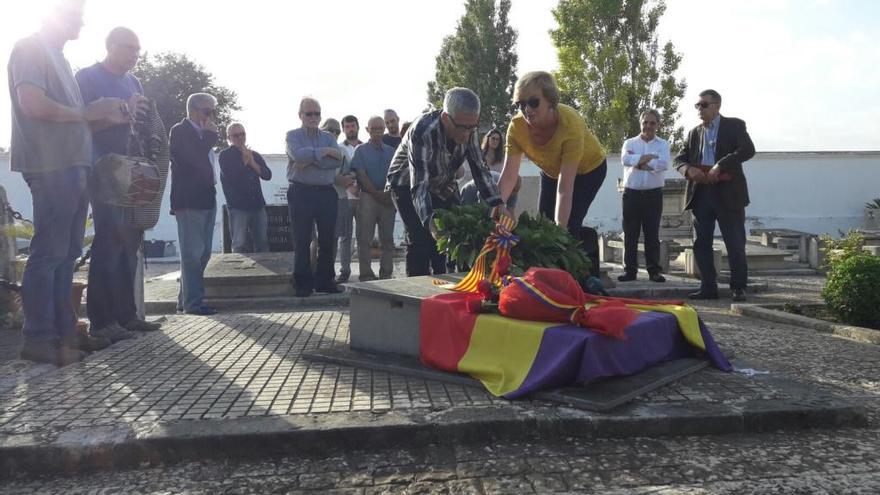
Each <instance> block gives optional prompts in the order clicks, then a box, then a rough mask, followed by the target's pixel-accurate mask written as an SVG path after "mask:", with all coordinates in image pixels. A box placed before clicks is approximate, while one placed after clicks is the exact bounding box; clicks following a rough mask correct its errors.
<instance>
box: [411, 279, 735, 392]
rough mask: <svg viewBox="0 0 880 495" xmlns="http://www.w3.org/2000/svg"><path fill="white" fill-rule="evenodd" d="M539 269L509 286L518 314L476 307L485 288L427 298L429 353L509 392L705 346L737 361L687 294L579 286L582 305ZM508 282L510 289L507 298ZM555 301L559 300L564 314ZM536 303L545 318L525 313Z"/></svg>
mask: <svg viewBox="0 0 880 495" xmlns="http://www.w3.org/2000/svg"><path fill="white" fill-rule="evenodd" d="M539 270H546V269H539ZM555 271H556V272H561V271H559V270H555ZM561 273H563V274H565V275H566V276H568V277H569V278H570V275H568V274H567V273H565V272H561ZM530 274H532V275H534V274H533V273H532V270H530V271H529V272H528V273H526V275H525V276H523V277H522V278H517V279H515V280H513V281H511V282H510V283H509V284H508V286H507V287H505V288H504V289H503V290H502V292H501V301H500V303H499V307H500V308H501V312H502V313H505V312H507V313H508V314H510V313H516V314H517V318H511V317H509V316H504V315H503V314H481V313H473V312H471V311H469V310H468V301H469V300H473V298H475V297H479V296H477V295H475V294H472V293H463V292H450V293H447V294H440V295H437V296H434V297H431V298H428V299H425V300H423V301H422V306H421V311H420V325H419V326H420V358H421V361H422V363H423V364H424V365H426V366H429V367H432V368H437V369H441V370H445V371H451V372H458V373H467V374H469V375H471V376H473V377H474V378H476V379H477V380H479V381H481V382H482V383H483V385H484V386H485V387H486V389H487V390H488V391H489V392H490V393H492V394H493V395H495V396H501V397H505V398H508V399H514V398H518V397H522V396H524V395H528V394H529V393H532V392H535V391H537V390H543V389H552V388H558V387H562V386H571V385H584V384H588V383H590V382H592V381H595V380H598V379H601V378H607V377H612V376H622V375H631V374H635V373H638V372H640V371H643V370H645V369H647V368H649V367H651V366H653V365H655V364H658V363H661V362H664V361H669V360H672V359H678V358H684V357H693V356H705V357H707V358H708V359H709V360H710V361H711V362H712V364H714V365H715V367H717V368H718V369H720V370H723V371H730V370H731V369H732V368H731V366H730V363H729V362H728V361H727V359H726V358H725V357H724V355H723V354H722V353H721V351H720V350H719V349H718V346H717V345H716V344H715V341H714V340H713V339H712V335H711V334H710V333H709V330H708V329H707V328H706V326H705V325H704V324H703V322H702V321H701V320H700V319H699V317H698V316H697V313H696V311H695V310H694V309H693V308H691V307H690V306H687V305H685V304H684V303H682V302H680V301H671V302H670V301H646V300H638V299H622V298H610V297H601V298H599V297H593V296H590V295H588V294H584V293H583V292H582V291H580V289H578V292H577V294H576V296H575V297H576V298H577V299H581V298H582V297H583V298H584V299H585V301H586V302H585V303H584V304H582V305H580V306H574V305H572V304H566V303H567V302H568V301H563V302H560V301H559V299H564V298H563V297H561V296H559V294H553V292H552V290H550V289H551V287H548V286H547V285H542V284H541V283H540V282H541V277H540V276H538V277H530ZM543 275H546V273H544V274H543ZM554 275H555V274H554ZM518 281H519V282H523V281H524V282H525V284H522V283H519V284H518ZM544 281H545V282H546V279H545V280H544ZM515 284H518V285H515ZM551 285H554V286H555V287H556V288H557V289H558V288H559V287H560V286H561V285H560V284H551ZM564 285H565V284H564V283H562V286H564ZM507 291H510V294H511V297H509V298H507V300H506V299H505V293H506V292H507ZM569 294H571V293H570V292H569ZM514 296H520V297H514ZM554 296H559V297H558V298H555V297H554ZM528 298H532V299H533V301H532V302H531V303H530V302H529V300H528ZM505 303H507V304H505ZM505 306H507V311H505V309H504V308H505ZM530 307H531V309H529V308H530ZM539 308H540V309H539ZM554 308H555V309H554ZM548 310H558V315H554V314H552V313H553V311H550V312H549V313H548ZM530 312H531V313H532V314H540V315H541V316H540V320H541V321H536V320H537V318H535V319H524V318H523V316H524V315H526V314H528V313H530ZM557 316H558V317H557ZM548 320H549V321H548Z"/></svg>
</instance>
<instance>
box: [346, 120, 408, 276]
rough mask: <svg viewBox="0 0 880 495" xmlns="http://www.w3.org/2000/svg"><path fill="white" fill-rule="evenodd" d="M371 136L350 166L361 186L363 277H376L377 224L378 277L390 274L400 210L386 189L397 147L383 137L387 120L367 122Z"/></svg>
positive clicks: (359, 236)
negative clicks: (375, 243)
mask: <svg viewBox="0 0 880 495" xmlns="http://www.w3.org/2000/svg"><path fill="white" fill-rule="evenodd" d="M367 132H369V133H370V140H369V141H367V142H366V143H364V144H362V145H360V146H358V147H357V148H356V149H355V150H354V157H353V158H352V160H351V169H352V170H354V171H355V173H356V174H357V180H358V184H360V188H361V192H362V194H361V196H360V198H361V199H360V205H358V212H357V240H358V242H357V245H358V261H359V263H360V281H361V282H367V281H370V280H376V275H375V274H374V273H373V267H372V265H371V256H370V246H371V245H372V244H373V235H374V234H375V232H376V226H378V227H379V245H380V247H381V249H382V254H381V257H380V259H379V278H391V272H392V270H393V269H394V216H395V215H396V214H397V210H396V209H395V208H394V203H393V202H392V201H391V192H390V191H385V177H386V176H387V175H388V168H389V167H390V166H391V160H392V159H393V158H394V148H392V147H391V146H389V145H387V144H385V143H384V142H383V141H382V139H383V138H382V134H383V133H384V132H385V120H384V119H383V118H382V117H379V116H375V117H371V118H370V120H369V121H368V122H367Z"/></svg>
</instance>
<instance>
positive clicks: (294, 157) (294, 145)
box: [286, 98, 343, 297]
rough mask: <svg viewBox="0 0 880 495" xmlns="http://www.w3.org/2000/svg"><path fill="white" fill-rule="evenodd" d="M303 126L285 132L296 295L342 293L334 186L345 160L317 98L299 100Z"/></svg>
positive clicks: (288, 200)
mask: <svg viewBox="0 0 880 495" xmlns="http://www.w3.org/2000/svg"><path fill="white" fill-rule="evenodd" d="M299 118H300V121H301V122H302V127H300V128H298V129H293V130H291V131H288V132H287V137H286V142H287V157H288V160H289V161H288V165H287V180H288V182H290V186H289V187H288V189H287V204H288V207H289V208H290V224H291V230H292V232H293V244H294V248H293V249H294V255H293V256H294V268H293V281H294V285H295V286H296V293H295V294H296V297H308V296H310V295H312V292H325V293H328V294H335V293H338V292H342V289H341V288H339V287H338V286H337V285H336V282H335V281H334V280H333V244H334V242H336V209H337V206H338V205H337V195H336V190H335V189H334V188H333V185H334V183H335V180H336V175H337V172H338V171H339V168H340V166H341V165H342V156H343V155H342V151H340V149H339V145H338V144H336V136H334V135H333V134H330V133H329V132H324V131H322V130H321V129H319V127H318V125H319V124H320V122H321V105H320V104H319V103H318V100H315V99H314V98H303V99H302V101H300V104H299ZM316 227H317V230H318V260H317V263H316V264H315V269H314V271H313V270H312V267H311V263H310V260H309V243H310V242H311V240H312V229H314V228H316Z"/></svg>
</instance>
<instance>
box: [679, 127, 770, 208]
mask: <svg viewBox="0 0 880 495" xmlns="http://www.w3.org/2000/svg"><path fill="white" fill-rule="evenodd" d="M702 139H703V126H702V125H698V126H696V127H694V128H693V129H691V131H690V133H688V138H687V141H685V144H684V147H683V148H682V149H681V152H680V153H679V154H678V156H676V157H675V160H674V161H673V166H674V167H675V168H676V169H677V170H678V171H679V173H681V174H682V175H685V176H686V173H687V168H688V167H689V166H690V165H699V164H700V161H701V160H702V150H701V147H700V143H701V142H702ZM753 156H755V145H754V144H753V143H752V138H751V137H749V133H748V131H746V123H745V122H743V121H742V120H740V119H735V118H729V117H724V116H722V117H721V121H720V122H719V124H718V138H717V139H716V143H715V159H716V160H717V161H716V163H717V164H718V165H719V166H720V167H721V170H722V171H723V172H727V173H729V174H730V175H731V179H730V180H729V181H725V182H718V183H716V184H705V185H701V187H708V188H710V190H711V191H712V193H714V194H717V195H718V196H719V198H720V199H721V202H722V204H723V205H724V206H725V207H726V208H730V209H741V208H745V207H746V206H748V204H749V188H748V184H746V176H745V174H743V168H742V164H743V162H745V161H747V160H749V159H750V158H752V157H753ZM696 186H697V184H696V183H695V182H691V181H688V185H687V197H686V202H685V209H686V210H687V209H690V208H691V207H692V204H691V202H692V201H693V198H694V189H695V187H696Z"/></svg>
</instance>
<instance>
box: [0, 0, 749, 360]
mask: <svg viewBox="0 0 880 495" xmlns="http://www.w3.org/2000/svg"><path fill="white" fill-rule="evenodd" d="M82 18H83V3H82V1H77V0H63V1H60V2H59V3H58V5H57V6H56V7H54V8H53V10H52V12H51V14H50V15H49V16H48V17H47V18H46V20H45V22H44V24H43V26H42V29H41V30H40V31H39V32H37V33H36V34H34V35H32V36H28V37H26V38H24V39H22V40H20V41H19V42H18V43H16V45H15V47H14V48H13V51H12V54H11V56H10V61H9V67H8V72H9V81H10V88H9V89H10V98H11V100H12V146H11V166H12V169H13V170H14V171H18V172H21V173H22V175H23V176H24V179H25V181H26V182H27V184H28V187H29V188H30V190H31V195H32V198H33V205H34V208H33V211H34V219H33V221H34V229H35V233H34V237H33V239H32V242H31V247H30V256H29V258H28V262H27V266H26V268H25V272H24V277H23V283H22V301H23V307H24V314H25V320H24V327H23V333H24V337H25V338H24V345H23V348H22V351H21V356H22V358H25V359H30V360H34V361H41V362H50V363H55V364H59V365H64V364H68V363H72V362H76V361H79V360H81V359H82V358H83V357H84V356H85V353H87V352H90V351H94V350H98V349H101V348H104V347H106V346H108V345H110V344H111V343H112V342H115V341H118V340H123V339H128V338H132V337H133V336H135V335H136V333H137V332H147V331H154V330H157V329H158V328H159V325H158V324H155V323H151V322H147V321H144V320H143V319H141V318H139V317H138V315H137V310H136V304H135V296H134V293H135V278H136V272H137V259H138V249H139V247H140V246H141V244H142V240H143V230H142V229H140V228H138V227H137V226H135V225H133V224H132V223H131V222H130V221H129V219H130V218H131V215H130V213H131V211H130V209H131V207H130V206H119V205H118V204H110V203H107V202H103V201H102V200H99V199H97V198H96V197H95V196H94V195H92V196H91V197H90V194H89V184H90V175H92V176H94V175H95V174H96V173H97V172H93V166H94V165H95V163H96V162H99V160H101V159H102V157H105V156H109V155H110V154H118V155H126V154H130V153H131V144H132V141H133V140H134V139H138V136H137V133H136V132H135V127H136V126H135V123H136V122H138V119H141V118H143V117H144V116H145V115H147V114H149V113H151V112H152V113H153V114H155V112H156V111H155V105H152V106H151V104H150V101H149V99H148V97H149V95H146V96H145V95H144V94H143V93H144V91H143V88H142V87H141V84H140V82H139V81H138V79H137V78H136V77H134V75H132V74H131V72H130V71H131V69H132V68H134V66H135V64H136V63H137V61H138V58H139V56H140V51H141V47H140V42H139V40H138V37H137V35H136V34H135V33H134V32H132V31H131V30H130V29H127V28H124V27H119V28H115V29H113V30H112V31H111V32H110V33H109V34H108V36H107V38H106V49H107V53H106V56H105V57H104V59H103V60H102V61H101V62H98V63H96V64H94V65H92V66H90V67H86V68H84V69H82V70H79V71H78V72H77V73H76V74H73V73H72V71H71V69H70V65H69V64H68V62H67V60H66V59H65V57H64V54H63V49H64V46H65V44H66V42H67V41H69V40H73V39H76V38H77V37H78V35H79V31H80V29H81V27H82ZM513 103H514V105H515V107H516V112H515V115H514V116H513V118H512V119H511V122H510V123H509V125H508V126H507V129H506V130H505V131H504V132H502V130H499V129H495V128H493V129H491V130H490V131H488V132H487V133H486V134H485V135H484V136H482V141H481V139H480V136H479V132H478V129H479V128H480V98H479V96H478V95H477V94H475V93H474V92H473V91H471V90H470V89H467V88H452V89H450V90H449V91H447V92H446V94H445V98H444V101H443V107H442V108H441V109H437V110H433V111H429V112H427V113H424V114H423V115H419V116H418V117H416V118H415V119H413V120H412V122H410V123H404V124H403V125H400V121H399V117H398V115H397V114H396V113H395V112H394V111H393V110H386V111H385V112H384V113H383V115H381V116H380V115H375V116H371V117H370V118H368V119H367V120H366V135H367V136H368V139H367V140H366V141H365V142H364V141H361V140H360V121H359V120H358V119H357V118H356V117H355V116H353V115H347V116H345V117H343V118H342V119H341V120H339V121H337V120H336V119H332V118H325V119H324V120H323V121H322V113H321V105H320V103H319V102H318V101H317V100H316V99H314V98H310V97H307V98H303V99H302V100H301V101H300V103H299V109H298V115H299V119H300V122H301V125H300V126H299V127H298V128H296V129H293V130H290V131H288V132H287V135H286V138H285V141H286V151H287V155H288V159H289V160H288V166H287V170H286V174H287V180H288V182H289V187H288V190H287V202H288V206H289V211H290V223H291V233H292V243H293V246H292V247H293V251H294V255H293V256H294V270H293V280H292V283H293V285H294V288H295V294H296V296H297V297H307V296H310V295H311V294H313V293H314V292H324V293H336V292H340V291H341V290H342V289H341V288H340V287H339V285H338V284H340V283H344V282H346V281H348V280H349V278H350V276H351V259H352V252H353V250H352V245H353V243H352V239H353V238H355V237H356V238H357V253H358V263H359V265H360V270H359V280H360V281H369V280H373V279H376V278H388V277H391V275H392V271H393V256H394V244H393V229H394V223H395V218H396V216H397V215H400V219H401V221H402V223H403V225H404V228H405V231H406V232H405V246H406V275H407V276H418V275H430V274H439V273H445V272H446V270H447V266H448V265H447V261H446V257H445V255H444V253H441V252H439V251H438V249H437V242H436V238H437V237H438V233H437V228H436V225H435V223H434V221H433V218H434V215H435V213H436V212H437V210H439V209H444V208H450V207H452V206H454V205H457V204H461V203H463V202H464V203H472V202H476V201H482V202H484V203H486V204H487V205H488V206H489V207H490V208H491V210H490V211H491V215H492V217H493V218H495V219H501V217H504V216H510V215H513V213H514V212H513V210H514V208H515V204H516V199H517V195H518V192H519V188H520V183H521V180H520V176H519V171H520V166H521V163H522V159H523V157H524V156H525V157H527V158H528V159H529V160H530V161H531V162H532V163H534V164H535V165H536V166H537V167H538V168H539V169H540V171H541V173H540V193H539V201H538V210H539V212H540V214H541V215H543V216H545V217H547V218H549V219H551V220H553V221H555V222H556V223H557V224H558V225H559V226H561V227H563V228H565V229H567V230H568V232H569V233H571V235H573V236H574V237H576V238H578V239H580V240H581V241H582V245H583V248H584V249H585V251H587V253H588V255H589V256H595V254H596V251H597V249H594V246H592V244H595V242H596V240H595V231H592V230H591V229H589V228H588V227H585V226H584V225H583V224H584V219H585V217H586V215H587V211H588V209H589V207H590V205H591V203H592V202H593V200H594V199H595V197H596V194H597V192H598V191H599V188H600V186H601V185H602V182H603V181H604V180H605V177H606V174H607V169H608V164H607V162H606V157H605V152H604V151H603V147H602V145H601V144H600V143H599V141H598V140H597V139H596V137H595V135H594V134H593V133H592V131H591V130H590V129H589V127H588V126H587V123H586V122H585V120H584V118H583V116H581V114H580V113H579V112H578V111H577V110H575V109H574V108H572V107H570V106H568V105H565V104H563V103H561V102H560V96H559V90H558V88H557V86H556V82H555V80H554V78H553V76H552V75H551V74H549V73H547V72H540V71H538V72H529V73H527V74H524V75H523V76H521V77H520V78H519V79H518V80H517V81H516V84H515V87H514V94H513ZM185 105H186V117H185V118H184V119H183V120H181V121H180V122H177V123H174V124H173V126H171V128H170V132H169V133H168V139H167V146H168V151H169V155H170V170H171V173H170V182H171V186H170V187H171V204H170V209H171V213H172V214H173V215H174V217H175V219H176V222H177V228H178V242H179V246H180V257H181V262H180V267H181V275H180V291H179V297H178V310H179V311H181V312H184V313H187V314H196V315H210V314H214V313H215V312H216V310H215V309H214V308H212V307H209V306H207V305H205V304H204V295H205V290H204V283H203V276H204V271H205V268H206V266H207V263H208V261H209V259H210V257H211V252H212V239H213V233H214V224H215V218H216V213H217V204H216V183H217V180H218V178H217V177H216V176H215V166H214V165H215V164H214V161H215V152H214V150H215V148H216V147H217V146H218V144H219V143H218V140H219V139H220V132H219V130H218V128H217V126H216V124H215V120H214V117H215V112H216V107H217V99H216V98H215V97H214V96H212V95H210V94H207V93H194V94H192V95H189V97H188V98H187V100H186V103H185ZM720 106H721V96H720V95H719V94H718V93H717V92H716V91H714V90H705V91H703V92H701V93H700V99H699V101H698V102H697V103H696V105H695V108H696V109H697V110H698V112H699V117H700V120H701V121H702V123H701V124H700V125H698V126H696V127H694V128H693V129H692V130H691V131H690V133H689V135H688V137H687V140H686V141H685V144H684V147H683V149H682V150H680V153H679V154H678V155H677V156H676V157H675V158H674V159H672V158H671V155H670V150H669V144H668V143H667V142H666V141H665V140H663V139H661V138H660V137H658V136H657V129H658V127H659V125H660V121H661V116H660V114H659V113H658V112H657V111H656V110H653V109H646V110H644V111H642V112H641V113H640V115H639V121H640V124H641V133H640V134H639V135H638V136H634V137H632V138H630V139H628V140H626V142H625V143H624V145H623V148H622V150H621V165H622V167H623V171H624V172H623V185H624V193H623V230H624V235H625V263H624V270H625V273H624V274H623V275H621V276H620V277H619V280H620V281H622V282H626V281H631V280H635V279H636V277H637V269H638V265H637V256H636V255H637V251H638V240H639V234H640V232H641V233H642V234H643V236H644V252H645V260H646V268H647V271H648V276H649V279H650V280H651V281H654V282H663V281H664V278H663V275H662V273H661V270H660V263H659V259H658V256H659V237H658V232H659V225H660V215H661V212H662V186H663V180H664V174H665V171H666V169H667V168H668V167H669V166H670V165H672V166H674V167H675V168H676V169H677V170H678V171H679V172H680V173H681V174H682V175H684V176H685V177H686V178H687V179H688V181H689V182H688V189H687V197H686V201H687V205H686V208H687V209H690V210H692V213H693V216H694V225H695V242H694V252H695V256H696V261H697V264H698V266H699V269H700V273H701V274H702V278H701V288H700V290H699V291H697V292H695V293H693V294H691V297H692V298H694V299H714V298H717V297H718V288H717V283H716V280H715V274H716V272H715V267H714V265H713V256H712V242H713V234H714V230H715V225H716V222H717V224H718V225H719V226H720V229H721V233H722V236H723V238H724V242H725V244H726V246H727V251H728V257H729V260H730V268H731V279H730V285H731V289H732V290H733V298H734V299H735V300H742V299H744V298H745V296H744V290H745V286H746V272H747V267H746V259H745V227H744V221H745V206H746V205H747V204H748V202H749V198H748V190H747V185H746V180H745V176H744V175H743V172H742V163H743V162H744V161H746V160H748V159H749V158H751V157H752V156H753V155H754V146H753V144H752V142H751V139H750V138H749V135H748V133H747V132H746V126H745V123H744V122H743V121H742V120H739V119H733V118H727V117H723V116H721V115H720ZM165 124H166V125H170V124H171V123H165ZM225 131H226V137H227V139H228V144H229V146H228V147H227V148H225V149H224V150H223V151H222V152H221V153H220V154H219V159H218V160H217V161H219V170H220V174H219V175H220V177H219V181H220V183H221V185H222V188H223V190H224V193H225V197H226V203H227V207H228V210H229V227H230V232H231V237H232V247H233V250H234V251H239V252H242V251H265V250H266V249H267V239H266V230H267V218H266V211H265V200H264V198H263V194H262V190H261V186H260V181H261V180H268V179H270V178H271V176H272V171H271V170H270V169H269V167H267V164H266V161H265V160H264V159H263V157H262V156H261V155H260V154H259V153H258V152H256V151H254V150H252V149H251V148H249V147H248V145H247V134H246V129H245V126H244V125H243V124H242V123H233V124H231V125H229V126H228V127H227V128H226V129H225ZM161 139H162V140H163V141H164V139H165V137H164V136H161ZM340 139H341V140H340ZM90 203H91V209H92V216H93V219H94V229H95V237H94V241H93V245H92V261H91V266H90V269H89V281H88V294H89V296H88V301H87V312H88V317H89V320H90V330H89V331H88V332H79V331H78V330H77V324H76V323H77V322H76V315H75V313H74V310H73V307H72V305H71V303H70V299H71V283H72V277H73V270H74V262H75V260H76V258H77V257H78V256H79V255H80V254H81V251H82V245H83V238H84V230H85V223H86V216H87V213H88V209H89V204H90ZM376 231H378V238H379V249H380V253H381V254H380V259H379V272H378V276H377V274H376V273H375V272H374V271H373V269H372V263H371V260H372V256H371V247H372V244H373V240H374V238H375V235H376ZM310 245H314V246H315V250H314V251H315V255H314V260H312V255H311V249H310ZM337 257H338V259H339V273H336V272H335V260H336V258H337Z"/></svg>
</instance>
